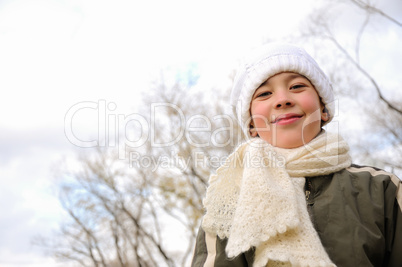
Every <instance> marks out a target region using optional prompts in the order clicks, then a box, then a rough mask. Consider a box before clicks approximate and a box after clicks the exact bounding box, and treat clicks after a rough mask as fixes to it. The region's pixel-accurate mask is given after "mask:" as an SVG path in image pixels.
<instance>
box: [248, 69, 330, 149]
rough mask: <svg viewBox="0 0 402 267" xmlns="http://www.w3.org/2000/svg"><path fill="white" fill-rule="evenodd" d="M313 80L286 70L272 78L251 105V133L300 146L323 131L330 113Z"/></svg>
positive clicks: (280, 144)
mask: <svg viewBox="0 0 402 267" xmlns="http://www.w3.org/2000/svg"><path fill="white" fill-rule="evenodd" d="M323 110H324V105H323V104H322V103H321V101H320V98H319V96H318V94H317V92H316V90H315V88H314V86H313V85H312V84H311V83H310V81H309V80H308V79H307V78H305V77H304V76H302V75H300V74H297V73H291V72H283V73H279V74H277V75H275V76H272V77H271V78H269V79H268V80H267V81H266V82H264V83H263V84H262V85H261V86H260V87H259V88H258V89H257V90H256V91H255V93H254V95H253V97H252V100H251V105H250V113H251V119H252V120H251V125H252V126H253V127H254V128H252V129H251V135H252V136H257V135H259V136H260V138H262V139H264V140H265V141H267V142H268V143H270V144H271V145H273V146H276V147H281V148H296V147H300V146H302V145H304V144H306V143H308V142H310V141H311V140H312V139H314V138H315V137H316V136H317V135H318V134H319V132H320V131H321V120H323V121H327V120H328V119H329V118H328V114H327V113H325V112H324V111H323Z"/></svg>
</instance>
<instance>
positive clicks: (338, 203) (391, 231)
mask: <svg viewBox="0 0 402 267" xmlns="http://www.w3.org/2000/svg"><path fill="white" fill-rule="evenodd" d="M305 189H306V202H307V206H308V210H309V213H310V216H311V219H312V222H313V225H314V226H315V229H316V231H317V233H318V235H319V236H320V238H321V242H322V244H323V246H324V248H325V249H326V251H327V253H328V255H329V257H330V258H331V260H332V261H333V262H334V263H335V264H336V265H337V266H339V267H347V266H350V267H360V266H361V267H369V266H383V267H386V266H392V267H398V266H401V267H402V212H401V207H402V185H401V180H399V179H398V178H397V177H396V176H395V175H393V174H391V173H387V172H385V171H382V170H379V169H376V168H372V167H362V166H357V165H352V166H351V167H349V168H347V169H344V170H342V171H339V172H336V173H333V174H331V175H325V176H317V177H307V178H306V186H305ZM226 243H227V240H226V239H220V238H219V237H216V236H215V235H211V234H206V233H205V232H204V231H203V230H202V228H200V231H199V233H198V236H197V242H196V248H195V252H194V256H193V261H192V266H194V267H200V266H214V267H218V266H230V267H240V266H252V263H253V257H254V251H253V249H251V250H249V251H247V252H246V253H243V254H241V255H239V256H237V257H236V258H234V259H228V258H227V257H226V253H225V246H226Z"/></svg>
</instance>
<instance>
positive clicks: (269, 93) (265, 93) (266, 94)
mask: <svg viewBox="0 0 402 267" xmlns="http://www.w3.org/2000/svg"><path fill="white" fill-rule="evenodd" d="M271 94H272V93H271V92H262V93H260V94H258V95H257V97H264V96H269V95H271Z"/></svg>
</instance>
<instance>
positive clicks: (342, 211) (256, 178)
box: [192, 43, 402, 267]
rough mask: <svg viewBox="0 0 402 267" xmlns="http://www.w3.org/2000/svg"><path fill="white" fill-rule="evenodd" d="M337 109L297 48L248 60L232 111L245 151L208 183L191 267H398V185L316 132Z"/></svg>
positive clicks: (275, 47) (401, 221)
mask: <svg viewBox="0 0 402 267" xmlns="http://www.w3.org/2000/svg"><path fill="white" fill-rule="evenodd" d="M333 101H334V97H333V93H332V88H331V84H330V82H329V80H328V78H327V77H326V75H325V74H324V73H323V72H322V70H321V69H320V67H319V66H318V65H317V63H316V62H315V61H314V59H312V58H311V57H310V56H309V55H308V54H307V53H306V52H305V51H304V50H303V49H302V48H299V47H296V46H294V45H290V44H277V43H273V44H268V45H265V46H263V47H261V48H260V49H257V50H255V51H254V52H253V53H252V54H251V55H249V57H247V58H246V59H245V61H244V64H242V66H241V67H240V68H239V70H238V73H237V75H236V78H235V81H234V86H233V90H232V94H231V103H232V105H233V107H234V111H235V114H236V116H237V118H238V120H239V122H240V123H241V126H242V129H243V130H244V132H245V134H246V136H247V137H248V141H247V142H245V143H243V144H242V145H240V146H239V147H238V148H237V149H236V150H235V152H234V153H232V154H231V155H230V156H229V157H228V159H227V161H226V163H225V164H224V165H223V166H221V167H220V168H219V169H218V170H217V173H216V175H211V177H210V181H209V187H208V190H207V194H206V198H205V200H204V205H205V209H206V214H205V216H204V218H203V221H202V225H201V228H200V230H199V234H198V236H197V243H196V248H195V252H194V257H193V262H192V266H197V267H198V266H233V267H236V266H351V267H352V266H353V267H356V266H365V267H366V266H402V212H401V207H402V186H401V181H400V180H399V179H398V178H397V177H396V176H394V175H392V174H390V173H387V172H384V171H382V170H379V169H375V168H372V167H361V166H356V165H352V164H351V160H350V157H349V154H348V151H349V148H348V145H347V143H346V142H345V141H344V140H343V139H342V138H341V137H340V136H339V135H338V134H334V133H327V132H325V131H324V130H322V126H323V125H324V124H326V123H328V122H330V121H331V119H332V118H333V115H334V105H333Z"/></svg>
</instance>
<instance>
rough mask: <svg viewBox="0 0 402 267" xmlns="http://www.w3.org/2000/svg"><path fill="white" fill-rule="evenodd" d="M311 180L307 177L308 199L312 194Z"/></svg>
mask: <svg viewBox="0 0 402 267" xmlns="http://www.w3.org/2000/svg"><path fill="white" fill-rule="evenodd" d="M311 187H312V186H311V180H310V179H309V178H306V188H305V189H306V200H309V199H310V194H311Z"/></svg>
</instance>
